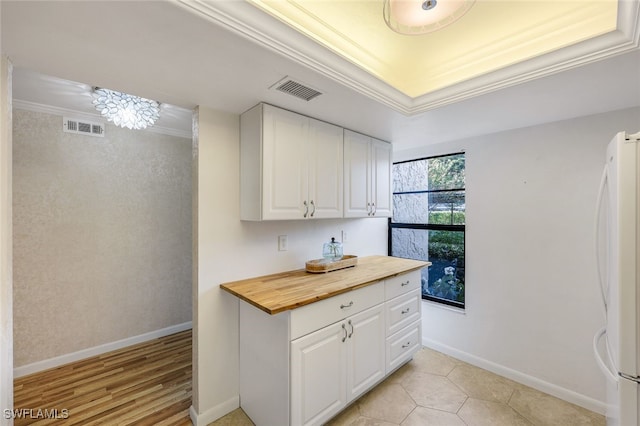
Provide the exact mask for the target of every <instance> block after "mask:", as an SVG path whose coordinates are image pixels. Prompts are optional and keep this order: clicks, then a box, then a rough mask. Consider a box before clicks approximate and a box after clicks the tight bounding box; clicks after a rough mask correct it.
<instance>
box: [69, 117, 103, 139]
mask: <svg viewBox="0 0 640 426" xmlns="http://www.w3.org/2000/svg"><path fill="white" fill-rule="evenodd" d="M62 130H63V131H65V132H66V133H76V134H81V135H88V136H98V137H101V138H102V137H104V123H96V122H91V121H86V120H79V119H75V118H68V117H63V119H62Z"/></svg>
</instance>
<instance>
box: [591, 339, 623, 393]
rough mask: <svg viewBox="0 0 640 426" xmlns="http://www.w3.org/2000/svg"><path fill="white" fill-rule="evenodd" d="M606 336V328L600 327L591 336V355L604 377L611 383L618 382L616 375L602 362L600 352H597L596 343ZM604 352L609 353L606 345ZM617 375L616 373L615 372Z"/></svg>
mask: <svg viewBox="0 0 640 426" xmlns="http://www.w3.org/2000/svg"><path fill="white" fill-rule="evenodd" d="M605 334H607V327H602V328H601V329H600V330H599V331H598V332H597V333H596V334H595V336H593V354H594V355H595V358H596V363H597V364H598V367H600V370H601V371H602V372H603V373H604V375H605V376H606V377H607V378H608V379H610V380H611V381H612V382H614V383H617V382H618V375H617V374H615V373H614V372H613V371H611V369H610V368H609V367H608V366H607V364H606V363H605V362H604V361H603V360H602V356H600V351H599V350H598V343H599V342H600V340H601V339H602V337H603V336H604V335H605ZM605 350H606V351H609V348H608V347H607V345H605ZM616 373H617V372H616Z"/></svg>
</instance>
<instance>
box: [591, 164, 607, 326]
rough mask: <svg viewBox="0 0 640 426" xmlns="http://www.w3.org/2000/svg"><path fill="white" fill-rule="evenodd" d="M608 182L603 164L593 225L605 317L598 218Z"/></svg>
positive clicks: (605, 293) (605, 167)
mask: <svg viewBox="0 0 640 426" xmlns="http://www.w3.org/2000/svg"><path fill="white" fill-rule="evenodd" d="M608 180H609V166H608V165H607V164H605V166H604V169H603V170H602V176H601V177H600V186H599V188H598V198H597V200H596V221H595V224H594V231H595V238H594V242H595V247H594V248H595V252H596V268H597V270H598V284H599V287H600V296H602V303H603V305H604V312H605V317H606V315H607V308H608V306H607V305H608V303H607V289H606V288H605V279H604V278H603V276H602V267H601V266H600V216H601V215H602V201H603V200H602V197H603V196H604V191H605V188H606V187H607V183H608ZM607 233H609V218H608V217H607Z"/></svg>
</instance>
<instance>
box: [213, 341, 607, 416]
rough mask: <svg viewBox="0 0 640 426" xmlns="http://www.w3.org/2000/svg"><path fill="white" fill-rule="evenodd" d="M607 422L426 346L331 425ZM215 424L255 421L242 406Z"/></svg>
mask: <svg viewBox="0 0 640 426" xmlns="http://www.w3.org/2000/svg"><path fill="white" fill-rule="evenodd" d="M605 424H606V421H605V418H604V417H603V416H601V415H599V414H596V413H593V412H591V411H588V410H585V409H584V408H581V407H578V406H576V405H573V404H570V403H568V402H565V401H563V400H561V399H558V398H555V397H553V396H550V395H547V394H545V393H542V392H539V391H537V390H535V389H532V388H529V387H527V386H524V385H521V384H519V383H516V382H514V381H511V380H509V379H505V378H504V377H501V376H498V375H496V374H493V373H490V372H488V371H486V370H483V369H481V368H478V367H474V366H472V365H469V364H467V363H464V362H462V361H459V360H457V359H454V358H451V357H449V356H447V355H444V354H442V353H440V352H436V351H433V350H431V349H427V348H425V349H423V350H421V351H420V352H418V353H417V354H416V355H415V356H414V358H413V360H412V361H411V362H409V363H407V364H406V365H404V366H403V367H401V368H400V369H398V371H396V372H395V373H394V374H392V375H391V376H390V377H388V378H387V379H386V380H385V381H384V382H382V383H381V384H380V385H378V386H376V387H375V388H374V389H372V390H371V391H369V392H368V393H366V394H365V395H363V396H362V397H361V398H360V399H358V400H357V401H356V402H355V403H353V404H352V405H351V406H350V407H348V408H347V409H346V410H345V411H343V412H342V413H341V414H339V415H338V416H337V417H336V418H334V419H333V420H331V421H330V422H329V423H328V426H368V425H371V426H374V425H375V426H393V425H401V426H428V425H433V426H485V425H486V426H520V425H522V426H531V425H535V426H590V425H600V426H605ZM212 425H215V426H219V425H225V426H226V425H229V426H231V425H233V426H245V425H247V426H249V425H253V423H252V422H251V420H249V418H248V417H247V416H246V415H245V414H244V412H243V411H242V410H241V409H238V410H235V411H233V412H232V413H230V414H228V415H227V416H225V417H223V418H221V419H219V420H217V421H215V422H214V423H212V424H211V425H210V426H212ZM269 426H272V425H269ZM273 426H275V425H273Z"/></svg>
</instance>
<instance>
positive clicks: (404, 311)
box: [400, 308, 411, 315]
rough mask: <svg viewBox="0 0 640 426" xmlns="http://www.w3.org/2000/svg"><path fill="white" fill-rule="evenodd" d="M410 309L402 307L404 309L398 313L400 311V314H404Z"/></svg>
mask: <svg viewBox="0 0 640 426" xmlns="http://www.w3.org/2000/svg"><path fill="white" fill-rule="evenodd" d="M410 310H411V308H407V309H404V310H402V311H400V313H401V314H402V315H404V314H408V313H409V311H410Z"/></svg>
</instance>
